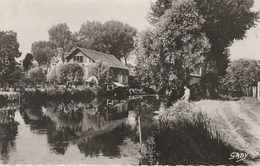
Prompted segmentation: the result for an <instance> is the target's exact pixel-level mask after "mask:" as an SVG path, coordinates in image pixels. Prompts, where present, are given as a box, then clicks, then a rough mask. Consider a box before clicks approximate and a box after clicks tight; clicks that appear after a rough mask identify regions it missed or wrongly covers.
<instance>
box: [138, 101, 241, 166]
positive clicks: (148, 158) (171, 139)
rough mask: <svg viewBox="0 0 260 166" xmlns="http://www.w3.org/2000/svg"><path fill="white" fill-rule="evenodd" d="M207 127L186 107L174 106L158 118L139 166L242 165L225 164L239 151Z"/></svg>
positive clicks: (199, 115) (203, 117)
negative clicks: (232, 154)
mask: <svg viewBox="0 0 260 166" xmlns="http://www.w3.org/2000/svg"><path fill="white" fill-rule="evenodd" d="M209 123H210V122H209V120H208V118H207V116H206V115H205V114H202V113H201V112H198V113H195V112H194V111H192V107H191V106H190V105H189V103H185V102H177V103H175V104H174V106H172V107H170V108H169V109H167V110H166V111H165V113H164V114H163V115H162V116H161V118H160V120H159V125H158V126H157V129H156V130H155V133H154V136H153V137H152V138H151V139H150V141H149V143H148V147H147V150H146V152H145V154H144V159H143V160H142V164H163V165H164V164H170V165H176V164H182V165H183V164H218V165H219V164H244V163H243V162H242V161H241V162H239V163H236V162H235V161H234V160H228V158H229V156H230V154H231V153H232V152H234V151H235V152H237V151H238V150H237V149H235V148H234V147H232V146H231V145H229V144H227V143H226V142H225V141H223V140H224V139H223V137H222V136H221V135H220V134H219V133H218V132H217V130H216V129H212V127H211V126H210V124H209Z"/></svg>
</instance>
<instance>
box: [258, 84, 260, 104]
mask: <svg viewBox="0 0 260 166" xmlns="http://www.w3.org/2000/svg"><path fill="white" fill-rule="evenodd" d="M257 85H258V86H257V99H258V100H259V101H260V81H258V84H257Z"/></svg>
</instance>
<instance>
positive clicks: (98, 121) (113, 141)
mask: <svg viewBox="0 0 260 166" xmlns="http://www.w3.org/2000/svg"><path fill="white" fill-rule="evenodd" d="M159 106H160V101H159V99H157V97H156V96H126V97H117V98H99V99H98V98H95V99H90V100H89V101H73V100H68V101H41V102H40V101H31V102H27V103H21V104H19V103H8V104H7V105H5V106H4V107H2V108H0V150H1V152H0V156H1V158H0V164H8V165H28V164H30V165H36V164H37V165H38V164H41V165H42V164H43V165H47V164H51V165H53V164H66V165H68V164H73V165H76V164H77V165H78V164H83V165H88V164H98V165H100V164H103V165H104V164H105V165H109V164H117V165H118V164H120V165H122V164H124V165H125V164H133V165H137V164H140V163H139V162H140V158H141V155H140V137H139V130H138V117H140V119H141V138H142V141H143V142H145V141H146V140H147V139H148V138H149V136H151V135H152V132H153V130H154V128H155V126H156V124H157V121H156V119H155V118H154V116H155V115H156V114H155V113H154V112H155V111H157V110H158V109H159Z"/></svg>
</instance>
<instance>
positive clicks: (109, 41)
mask: <svg viewBox="0 0 260 166" xmlns="http://www.w3.org/2000/svg"><path fill="white" fill-rule="evenodd" d="M136 32H137V30H136V29H135V28H133V27H131V26H129V25H128V24H123V23H122V22H120V21H114V20H110V21H107V22H105V23H104V24H102V23H100V22H97V21H92V22H90V21H87V22H86V23H84V24H82V25H81V28H80V30H79V32H78V38H79V41H78V45H79V46H82V47H85V48H89V49H93V50H96V51H101V52H105V53H108V54H112V55H114V56H116V57H117V58H118V59H121V58H125V62H126V57H127V55H128V54H129V52H130V51H132V50H133V47H134V40H133V38H134V36H135V35H136Z"/></svg>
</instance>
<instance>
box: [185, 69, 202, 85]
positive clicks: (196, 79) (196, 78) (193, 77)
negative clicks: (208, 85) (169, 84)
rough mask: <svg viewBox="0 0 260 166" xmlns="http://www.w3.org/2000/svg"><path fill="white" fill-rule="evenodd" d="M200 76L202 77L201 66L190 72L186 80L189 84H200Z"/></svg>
mask: <svg viewBox="0 0 260 166" xmlns="http://www.w3.org/2000/svg"><path fill="white" fill-rule="evenodd" d="M201 78H202V68H201V67H199V68H197V69H196V70H194V71H193V72H191V73H190V79H189V81H188V84H189V85H193V84H200V81H201Z"/></svg>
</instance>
